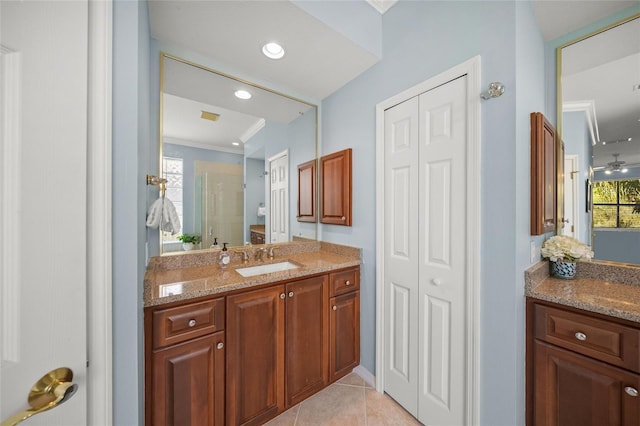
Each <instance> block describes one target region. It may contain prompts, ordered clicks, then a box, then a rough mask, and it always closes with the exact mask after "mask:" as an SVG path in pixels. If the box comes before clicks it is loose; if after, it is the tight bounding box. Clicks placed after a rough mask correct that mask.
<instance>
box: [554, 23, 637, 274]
mask: <svg viewBox="0 0 640 426" xmlns="http://www.w3.org/2000/svg"><path fill="white" fill-rule="evenodd" d="M557 52H558V53H557V63H558V111H559V115H558V129H559V130H560V135H561V138H562V140H563V142H564V151H565V161H564V170H565V179H564V194H565V197H564V212H565V214H564V224H563V227H562V229H561V230H559V231H558V232H559V233H562V234H565V235H571V236H574V237H575V238H578V239H579V240H580V241H583V242H585V243H587V244H590V245H592V246H593V249H594V252H595V258H596V259H599V260H607V261H616V262H624V263H632V264H640V249H639V247H640V122H639V121H638V120H640V86H638V84H640V15H635V16H632V17H630V18H628V19H626V20H624V21H621V22H617V23H616V24H614V25H611V26H609V27H607V28H603V29H602V30H600V31H597V32H595V33H593V34H590V35H588V36H585V37H582V38H580V39H578V40H574V41H571V42H569V43H566V44H565V45H562V46H560V47H559V48H558V51H557ZM590 189H591V193H587V191H589V190H590Z"/></svg>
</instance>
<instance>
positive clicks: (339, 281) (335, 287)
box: [329, 269, 360, 297]
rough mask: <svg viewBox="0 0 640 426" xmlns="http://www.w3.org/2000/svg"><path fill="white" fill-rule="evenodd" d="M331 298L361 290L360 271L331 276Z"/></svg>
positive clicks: (337, 273)
mask: <svg viewBox="0 0 640 426" xmlns="http://www.w3.org/2000/svg"><path fill="white" fill-rule="evenodd" d="M329 279H330V282H331V297H333V296H337V295H339V294H344V293H348V292H350V291H354V290H358V289H360V273H359V269H350V270H348V271H342V272H334V273H332V274H331V275H330V278H329Z"/></svg>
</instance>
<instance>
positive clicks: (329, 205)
mask: <svg viewBox="0 0 640 426" xmlns="http://www.w3.org/2000/svg"><path fill="white" fill-rule="evenodd" d="M320 198H321V204H320V210H321V212H320V222H322V223H331V224H334V225H346V226H351V148H349V149H345V150H343V151H339V152H335V153H333V154H329V155H325V156H323V157H322V158H320Z"/></svg>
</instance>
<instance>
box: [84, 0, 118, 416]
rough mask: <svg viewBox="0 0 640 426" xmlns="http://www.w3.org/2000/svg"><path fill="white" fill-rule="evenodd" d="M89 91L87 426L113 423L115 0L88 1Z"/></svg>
mask: <svg viewBox="0 0 640 426" xmlns="http://www.w3.org/2000/svg"><path fill="white" fill-rule="evenodd" d="M88 32H89V56H88V62H89V64H88V74H89V78H88V86H89V87H88V91H87V98H88V99H87V115H88V117H87V166H88V167H87V180H88V182H87V316H86V318H87V333H88V335H87V365H88V368H87V376H88V377H87V424H104V425H109V424H113V357H112V353H113V340H112V334H113V332H112V315H111V312H112V310H113V309H112V305H113V302H112V286H113V280H112V276H113V274H112V183H111V182H112V173H111V163H112V131H111V128H112V112H111V107H112V71H111V70H112V63H113V55H112V52H113V49H112V34H113V1H112V0H104V1H89V28H88Z"/></svg>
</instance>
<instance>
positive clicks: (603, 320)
mask: <svg viewBox="0 0 640 426" xmlns="http://www.w3.org/2000/svg"><path fill="white" fill-rule="evenodd" d="M639 342H640V327H635V326H632V325H630V324H627V323H626V322H624V321H622V320H617V319H614V318H609V317H604V316H602V315H598V314H591V313H588V312H585V311H579V310H576V309H572V308H567V307H563V306H560V305H554V304H550V303H540V302H538V301H534V300H533V299H529V300H528V301H527V425H529V426H533V425H536V426H542V425H548V426H552V425H553V426H555V425H580V426H582V425H593V426H596V425H598V426H614V425H615V426H640V396H638V391H639V390H640V356H639V347H638V344H639Z"/></svg>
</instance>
